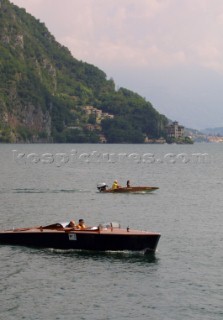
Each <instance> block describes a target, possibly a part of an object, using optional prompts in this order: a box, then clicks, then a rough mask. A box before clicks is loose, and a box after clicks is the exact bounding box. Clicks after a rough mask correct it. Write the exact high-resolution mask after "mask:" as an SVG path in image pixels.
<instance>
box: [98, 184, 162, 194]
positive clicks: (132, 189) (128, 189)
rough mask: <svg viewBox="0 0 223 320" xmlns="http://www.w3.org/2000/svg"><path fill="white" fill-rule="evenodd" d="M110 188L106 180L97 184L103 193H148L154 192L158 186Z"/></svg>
mask: <svg viewBox="0 0 223 320" xmlns="http://www.w3.org/2000/svg"><path fill="white" fill-rule="evenodd" d="M107 188H108V185H107V184H106V183H104V182H102V183H98V184H97V189H98V190H99V191H100V192H103V193H147V192H152V191H155V190H157V189H159V188H158V187H143V186H135V187H132V186H131V187H118V188H117V189H112V188H109V189H107Z"/></svg>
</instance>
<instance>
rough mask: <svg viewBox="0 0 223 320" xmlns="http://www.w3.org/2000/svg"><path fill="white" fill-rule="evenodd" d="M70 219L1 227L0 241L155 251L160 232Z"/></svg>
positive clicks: (32, 245)
mask: <svg viewBox="0 0 223 320" xmlns="http://www.w3.org/2000/svg"><path fill="white" fill-rule="evenodd" d="M67 225H68V223H54V224H51V225H47V226H37V227H30V228H17V229H11V230H3V231H0V245H3V244H4V245H5V244H7V245H18V246H31V247H40V248H54V249H64V250H66V249H78V250H90V251H142V252H143V253H149V252H155V251H156V247H157V245H158V242H159V238H160V236H161V235H160V233H154V232H148V231H139V230H133V229H130V228H129V227H127V228H125V229H123V228H121V226H120V224H119V223H116V222H112V223H105V224H100V225H99V226H97V227H87V228H85V229H84V230H80V229H76V227H74V228H70V227H66V226H67Z"/></svg>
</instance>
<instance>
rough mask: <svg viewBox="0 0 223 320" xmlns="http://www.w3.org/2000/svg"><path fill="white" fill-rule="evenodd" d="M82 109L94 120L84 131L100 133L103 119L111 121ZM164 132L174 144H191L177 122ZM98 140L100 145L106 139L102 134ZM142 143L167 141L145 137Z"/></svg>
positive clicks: (109, 116) (97, 111) (106, 115)
mask: <svg viewBox="0 0 223 320" xmlns="http://www.w3.org/2000/svg"><path fill="white" fill-rule="evenodd" d="M83 109H84V111H85V113H86V115H87V116H88V117H89V118H90V117H94V119H95V123H94V124H90V123H88V124H86V126H85V129H87V130H89V131H97V132H100V131H102V128H101V121H102V120H104V119H113V118H114V115H113V114H109V113H107V112H103V111H102V110H100V109H97V108H95V107H93V106H85V107H84V108H83ZM72 128H73V127H72ZM72 128H70V129H72ZM75 129H77V127H75ZM166 132H167V139H169V141H173V142H176V143H193V140H192V139H191V138H190V137H186V136H185V132H184V127H183V126H181V125H179V124H178V122H177V121H174V122H173V123H170V124H169V125H168V126H167V127H166ZM99 138H100V143H107V139H106V137H105V136H104V134H102V133H101V134H99ZM144 143H159V144H164V143H167V140H166V139H165V138H163V137H160V138H158V139H151V138H149V137H147V136H146V137H145V140H144Z"/></svg>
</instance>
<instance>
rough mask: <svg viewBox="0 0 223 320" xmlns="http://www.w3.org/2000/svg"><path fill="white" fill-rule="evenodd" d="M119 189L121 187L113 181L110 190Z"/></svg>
mask: <svg viewBox="0 0 223 320" xmlns="http://www.w3.org/2000/svg"><path fill="white" fill-rule="evenodd" d="M120 187H121V186H120V185H119V184H118V181H117V180H115V181H114V182H113V185H112V190H114V189H118V188H120Z"/></svg>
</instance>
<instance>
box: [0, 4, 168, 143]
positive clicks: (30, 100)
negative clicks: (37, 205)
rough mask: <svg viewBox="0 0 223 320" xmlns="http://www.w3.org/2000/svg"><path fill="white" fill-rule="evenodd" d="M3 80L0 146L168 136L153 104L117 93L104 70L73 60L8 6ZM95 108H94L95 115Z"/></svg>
mask: <svg viewBox="0 0 223 320" xmlns="http://www.w3.org/2000/svg"><path fill="white" fill-rule="evenodd" d="M0 75H1V77H0V141H9V142H15V141H24V142H25V141H29V142H30V141H31V142H35V141H45V142H98V141H99V137H100V136H101V135H104V136H105V138H106V139H107V141H108V142H143V139H144V137H145V135H147V136H152V137H159V136H161V135H164V134H165V132H164V127H165V124H166V122H167V119H166V117H165V116H163V115H160V114H159V113H158V112H157V111H156V110H155V109H154V108H153V107H152V105H151V104H150V103H149V102H147V101H146V100H145V99H144V98H142V97H140V96H139V95H137V94H136V93H133V92H131V91H129V90H127V89H124V88H120V89H119V90H118V91H116V90H115V84H114V81H113V80H112V79H110V80H108V79H107V78H106V74H105V73H104V72H103V71H102V70H100V69H99V68H97V67H95V66H93V65H90V64H88V63H84V62H82V61H78V60H77V59H75V58H74V57H72V55H71V53H70V52H69V50H68V49H67V48H65V47H63V46H61V45H60V44H59V43H58V42H57V41H56V40H55V38H54V37H53V36H52V35H51V34H50V33H49V31H48V30H47V28H46V27H45V25H44V24H43V23H41V22H39V21H38V20H37V19H35V18H34V17H33V16H31V15H30V14H28V13H26V11H25V10H24V9H20V8H18V7H17V6H15V5H13V4H11V3H10V2H9V1H8V0H0ZM89 105H90V106H94V108H95V109H96V111H95V109H92V110H93V111H94V112H93V111H92V112H93V113H91V114H90V115H89V113H87V112H86V106H89ZM97 110H99V111H100V112H101V113H100V115H103V116H101V118H100V119H99V118H98V116H96V114H97ZM105 115H107V116H106V117H105ZM89 125H91V126H89ZM89 128H90V130H89Z"/></svg>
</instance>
